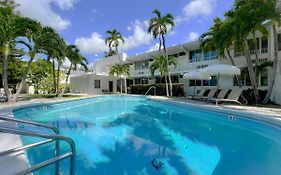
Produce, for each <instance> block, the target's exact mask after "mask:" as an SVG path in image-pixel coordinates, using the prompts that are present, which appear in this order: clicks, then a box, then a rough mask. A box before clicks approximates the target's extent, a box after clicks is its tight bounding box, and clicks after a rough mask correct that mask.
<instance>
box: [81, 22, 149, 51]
mask: <svg viewBox="0 0 281 175" xmlns="http://www.w3.org/2000/svg"><path fill="white" fill-rule="evenodd" d="M147 25H148V22H147V21H144V22H141V21H139V20H136V21H134V22H133V23H131V25H130V26H128V27H127V28H128V29H129V28H130V29H131V30H130V32H132V35H130V36H128V37H124V39H125V44H124V45H123V44H120V48H119V49H120V50H121V51H126V50H130V49H132V48H136V47H140V46H143V45H149V44H150V43H151V41H152V40H153V37H152V36H151V35H150V34H148V33H147V31H146V27H147ZM75 44H76V45H78V47H79V48H80V50H81V51H82V52H84V53H88V54H97V53H100V52H105V51H107V50H108V48H107V46H106V44H105V43H104V38H103V37H102V35H101V34H99V33H96V32H93V33H92V35H91V37H88V38H87V37H80V38H77V39H76V41H75Z"/></svg>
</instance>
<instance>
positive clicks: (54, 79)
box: [53, 59, 57, 94]
mask: <svg viewBox="0 0 281 175" xmlns="http://www.w3.org/2000/svg"><path fill="white" fill-rule="evenodd" d="M53 81H54V93H55V94H56V93H57V85H56V82H57V81H56V69H55V59H53Z"/></svg>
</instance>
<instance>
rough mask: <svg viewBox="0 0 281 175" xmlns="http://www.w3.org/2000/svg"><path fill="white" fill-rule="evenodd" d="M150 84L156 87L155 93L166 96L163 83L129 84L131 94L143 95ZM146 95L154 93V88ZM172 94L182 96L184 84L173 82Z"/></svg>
mask: <svg viewBox="0 0 281 175" xmlns="http://www.w3.org/2000/svg"><path fill="white" fill-rule="evenodd" d="M151 86H155V87H156V95H158V96H166V95H167V94H166V85H165V84H137V85H131V86H130V93H131V94H140V95H144V94H145V93H146V92H147V91H148V89H149V88H150V87H151ZM148 95H154V90H153V89H152V90H150V91H149V93H148ZM173 96H176V97H182V96H184V85H183V84H180V83H174V84H173Z"/></svg>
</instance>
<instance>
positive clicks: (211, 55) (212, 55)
mask: <svg viewBox="0 0 281 175" xmlns="http://www.w3.org/2000/svg"><path fill="white" fill-rule="evenodd" d="M217 58H218V55H217V52H216V51H214V50H210V51H205V52H204V60H214V59H217Z"/></svg>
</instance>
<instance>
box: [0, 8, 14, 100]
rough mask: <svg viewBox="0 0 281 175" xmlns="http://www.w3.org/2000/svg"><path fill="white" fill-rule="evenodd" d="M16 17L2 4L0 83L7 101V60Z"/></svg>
mask: <svg viewBox="0 0 281 175" xmlns="http://www.w3.org/2000/svg"><path fill="white" fill-rule="evenodd" d="M15 21H16V15H15V14H14V12H13V8H12V7H10V6H9V5H8V4H5V3H4V4H2V3H1V7H0V44H1V46H0V48H1V57H2V58H1V59H2V60H3V69H2V83H3V87H4V91H5V94H6V98H7V100H8V101H10V100H11V98H10V92H9V87H8V75H7V69H8V58H9V57H10V54H11V45H12V43H13V42H14V39H15V38H16V28H15V26H16V23H15Z"/></svg>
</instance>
